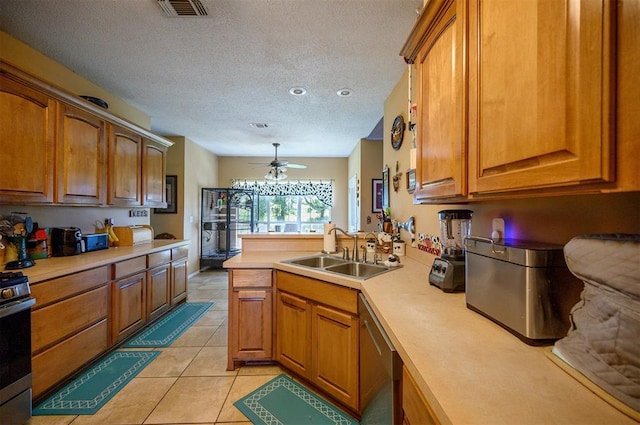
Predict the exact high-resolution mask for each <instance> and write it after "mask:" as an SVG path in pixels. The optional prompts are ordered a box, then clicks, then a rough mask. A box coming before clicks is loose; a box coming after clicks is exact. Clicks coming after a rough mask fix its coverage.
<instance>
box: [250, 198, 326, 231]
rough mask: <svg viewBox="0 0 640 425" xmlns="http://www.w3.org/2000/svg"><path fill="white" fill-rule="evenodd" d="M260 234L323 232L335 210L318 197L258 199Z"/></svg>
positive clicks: (257, 222)
mask: <svg viewBox="0 0 640 425" xmlns="http://www.w3.org/2000/svg"><path fill="white" fill-rule="evenodd" d="M257 212H258V214H257V220H256V224H257V226H258V227H257V228H258V231H259V232H265V231H269V232H302V233H308V232H319V233H322V232H323V225H324V223H328V222H329V221H330V220H331V207H330V206H329V205H327V204H325V203H324V202H322V201H321V200H320V199H318V197H317V196H315V195H277V196H258V210H257Z"/></svg>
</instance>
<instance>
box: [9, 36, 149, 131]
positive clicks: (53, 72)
mask: <svg viewBox="0 0 640 425" xmlns="http://www.w3.org/2000/svg"><path fill="white" fill-rule="evenodd" d="M0 59H2V60H4V61H5V62H8V63H10V64H11V65H13V66H15V67H16V68H20V69H21V70H23V71H25V72H27V73H29V74H31V75H34V76H36V77H38V78H39V79H41V80H43V81H46V82H48V83H51V84H52V85H54V86H57V87H59V88H61V89H63V90H66V91H67V92H70V93H76V94H78V95H86V96H93V97H97V98H100V99H103V100H104V101H105V102H107V103H108V104H109V112H110V113H112V114H114V115H117V116H119V117H121V118H124V119H126V120H128V121H131V122H133V123H134V124H137V125H139V126H140V127H142V128H145V129H147V130H149V129H150V128H151V119H150V118H149V116H148V115H147V114H145V113H144V112H142V111H141V110H139V109H137V108H134V107H133V106H131V105H129V104H128V103H126V102H124V101H123V100H122V99H120V98H119V97H117V96H114V95H113V94H111V93H109V92H108V91H106V90H104V89H102V88H100V87H98V86H97V85H95V84H94V83H92V82H91V81H89V80H87V79H85V78H83V77H81V76H80V75H78V74H76V73H74V72H73V71H71V70H70V69H69V68H66V67H64V66H62V65H60V64H59V63H57V62H55V61H53V60H51V59H49V58H48V57H47V56H45V55H43V54H42V53H40V52H38V51H36V50H34V49H32V48H31V47H29V46H28V45H26V44H24V43H23V42H21V41H19V40H17V39H15V38H13V37H11V36H10V35H8V34H7V33H4V32H2V31H0Z"/></svg>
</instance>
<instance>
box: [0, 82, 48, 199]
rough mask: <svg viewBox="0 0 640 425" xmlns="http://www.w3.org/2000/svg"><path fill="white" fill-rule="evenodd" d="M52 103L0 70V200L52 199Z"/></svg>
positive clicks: (41, 94) (45, 96)
mask: <svg viewBox="0 0 640 425" xmlns="http://www.w3.org/2000/svg"><path fill="white" fill-rule="evenodd" d="M56 105H57V104H56V102H55V101H54V100H53V99H51V98H49V97H48V96H47V95H45V94H43V93H40V92H39V91H36V90H34V89H32V88H30V87H28V86H26V85H24V84H21V83H20V82H18V81H16V80H14V79H13V78H11V76H9V75H7V74H6V73H4V72H2V73H1V74H0V151H2V155H0V202H1V203H29V202H38V203H51V202H53V172H54V171H53V170H54V163H53V160H54V150H53V146H54V132H55V123H56V120H55V116H56ZM16 117H20V119H16Z"/></svg>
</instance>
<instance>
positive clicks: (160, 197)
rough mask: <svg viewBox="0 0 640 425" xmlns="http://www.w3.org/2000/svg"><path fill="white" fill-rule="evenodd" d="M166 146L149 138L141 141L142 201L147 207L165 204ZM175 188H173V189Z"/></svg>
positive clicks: (162, 206)
mask: <svg viewBox="0 0 640 425" xmlns="http://www.w3.org/2000/svg"><path fill="white" fill-rule="evenodd" d="M166 157H167V147H166V146H163V145H160V144H159V143H156V142H153V141H151V140H149V139H143V141H142V202H143V205H144V206H147V207H161V208H164V207H166V205H167V199H166V190H165V186H166V163H167V158H166ZM175 189H177V188H174V190H175Z"/></svg>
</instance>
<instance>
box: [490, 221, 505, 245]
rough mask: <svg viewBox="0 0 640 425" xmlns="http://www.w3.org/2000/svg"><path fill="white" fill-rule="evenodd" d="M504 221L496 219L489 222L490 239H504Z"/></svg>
mask: <svg viewBox="0 0 640 425" xmlns="http://www.w3.org/2000/svg"><path fill="white" fill-rule="evenodd" d="M504 237H505V235H504V219H502V218H500V217H497V218H494V219H493V220H492V221H491V239H493V240H500V239H504Z"/></svg>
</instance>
